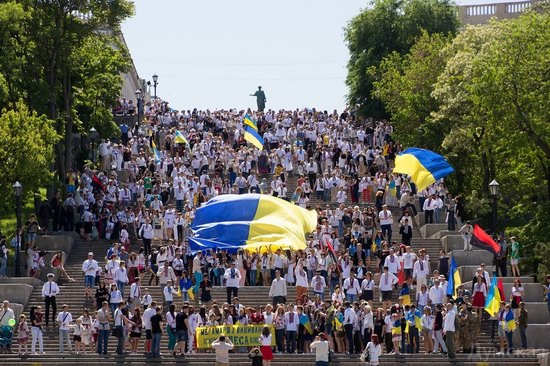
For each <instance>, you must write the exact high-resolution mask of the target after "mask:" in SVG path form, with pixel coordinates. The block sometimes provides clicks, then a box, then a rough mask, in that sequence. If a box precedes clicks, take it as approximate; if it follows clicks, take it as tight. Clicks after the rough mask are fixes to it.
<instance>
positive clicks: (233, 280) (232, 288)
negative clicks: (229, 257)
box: [223, 262, 241, 304]
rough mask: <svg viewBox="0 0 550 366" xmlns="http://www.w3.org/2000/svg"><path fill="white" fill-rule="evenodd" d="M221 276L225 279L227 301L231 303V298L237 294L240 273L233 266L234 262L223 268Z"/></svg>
mask: <svg viewBox="0 0 550 366" xmlns="http://www.w3.org/2000/svg"><path fill="white" fill-rule="evenodd" d="M223 277H224V278H225V280H226V288H227V289H226V291H227V303H228V304H231V299H232V298H233V297H234V296H235V297H236V296H239V282H240V280H241V273H240V272H239V271H238V270H237V269H236V268H235V262H231V264H230V268H228V269H226V270H225V274H224V275H223Z"/></svg>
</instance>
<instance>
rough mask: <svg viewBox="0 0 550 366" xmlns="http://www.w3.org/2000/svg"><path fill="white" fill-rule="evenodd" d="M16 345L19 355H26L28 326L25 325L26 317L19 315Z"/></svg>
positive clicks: (27, 350)
mask: <svg viewBox="0 0 550 366" xmlns="http://www.w3.org/2000/svg"><path fill="white" fill-rule="evenodd" d="M17 343H18V344H19V354H20V355H26V354H27V353H28V352H29V349H28V343H29V325H28V324H27V317H26V316H25V315H24V314H21V316H20V317H19V324H18V326H17Z"/></svg>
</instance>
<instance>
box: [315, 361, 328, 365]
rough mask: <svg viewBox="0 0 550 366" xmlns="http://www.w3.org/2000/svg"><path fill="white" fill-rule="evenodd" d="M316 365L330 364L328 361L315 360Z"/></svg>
mask: <svg viewBox="0 0 550 366" xmlns="http://www.w3.org/2000/svg"><path fill="white" fill-rule="evenodd" d="M315 366H328V361H315Z"/></svg>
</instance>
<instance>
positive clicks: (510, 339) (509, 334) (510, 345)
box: [506, 332, 514, 353]
mask: <svg viewBox="0 0 550 366" xmlns="http://www.w3.org/2000/svg"><path fill="white" fill-rule="evenodd" d="M513 335H514V332H506V343H508V353H510V352H512V351H513V350H514V339H513V338H514V337H513Z"/></svg>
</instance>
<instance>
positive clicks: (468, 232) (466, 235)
mask: <svg viewBox="0 0 550 366" xmlns="http://www.w3.org/2000/svg"><path fill="white" fill-rule="evenodd" d="M473 232H474V227H473V226H472V224H470V221H466V225H464V226H462V227H461V228H460V234H462V240H464V250H465V251H466V250H472V245H471V244H470V241H471V240H472V233H473Z"/></svg>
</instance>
